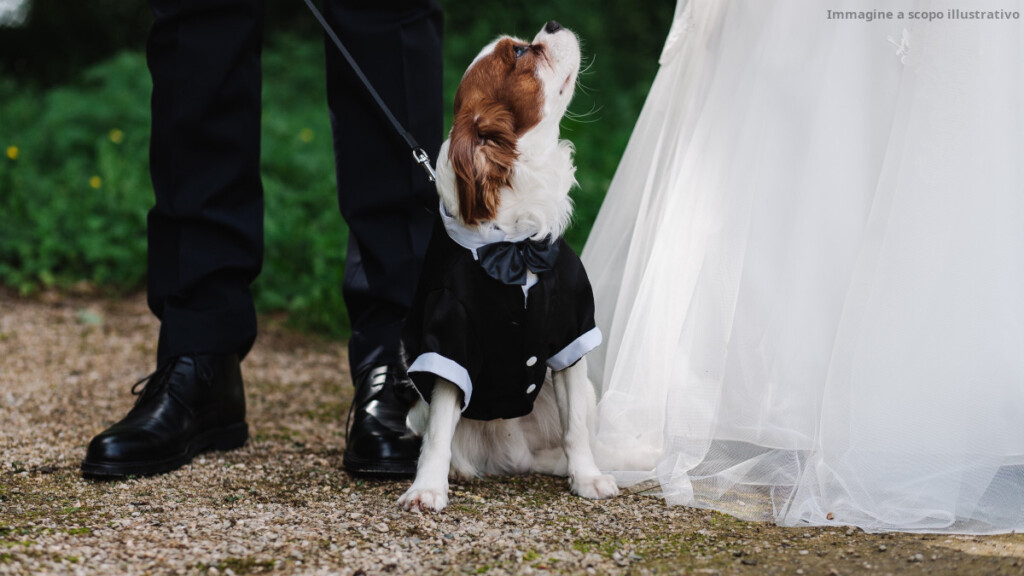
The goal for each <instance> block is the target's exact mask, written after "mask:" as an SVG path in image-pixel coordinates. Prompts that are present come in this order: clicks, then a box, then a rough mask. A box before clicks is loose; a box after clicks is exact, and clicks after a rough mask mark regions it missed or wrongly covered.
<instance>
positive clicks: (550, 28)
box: [544, 20, 562, 34]
mask: <svg viewBox="0 0 1024 576" xmlns="http://www.w3.org/2000/svg"><path fill="white" fill-rule="evenodd" d="M561 29H562V25H561V24H559V23H558V22H555V21H554V20H549V21H548V23H547V24H545V25H544V31H545V32H547V33H548V34H554V33H555V32H558V31H559V30H561Z"/></svg>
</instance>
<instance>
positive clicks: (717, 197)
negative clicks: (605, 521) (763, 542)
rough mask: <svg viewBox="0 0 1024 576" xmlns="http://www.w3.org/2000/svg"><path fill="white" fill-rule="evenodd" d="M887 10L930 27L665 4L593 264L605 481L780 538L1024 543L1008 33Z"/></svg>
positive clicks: (1015, 73) (1022, 262) (1018, 247)
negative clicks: (817, 529)
mask: <svg viewBox="0 0 1024 576" xmlns="http://www.w3.org/2000/svg"><path fill="white" fill-rule="evenodd" d="M884 4H885V6H884V9H885V10H886V11H891V12H893V13H894V14H895V13H897V12H899V11H901V10H903V11H907V13H909V11H922V10H927V11H935V12H943V13H944V18H943V19H941V20H939V19H936V20H932V21H931V22H928V21H921V20H919V19H914V20H911V19H909V16H908V15H907V14H905V15H904V19H902V20H899V19H895V18H894V19H893V20H880V19H876V20H874V21H871V22H867V21H865V20H864V19H859V20H850V19H839V18H829V17H828V14H827V12H826V11H827V10H834V11H865V10H870V9H877V8H878V4H877V3H874V4H872V3H869V2H866V1H855V2H851V1H840V0H835V1H831V2H826V3H822V2H820V0H784V1H783V0H780V1H772V2H762V1H752V0H751V1H725V0H723V1H717V2H716V1H712V0H689V1H687V0H680V4H679V6H678V8H677V13H676V17H675V20H674V22H673V26H672V31H671V32H670V34H669V39H668V41H667V43H666V46H665V51H664V53H663V55H662V65H661V69H660V71H659V73H658V76H657V78H656V80H655V82H654V85H653V86H652V88H651V92H650V95H649V96H648V99H647V102H646V104H645V107H644V109H643V112H642V114H641V116H640V119H639V121H638V123H637V125H636V128H635V130H634V133H633V136H632V138H631V140H630V142H629V145H628V147H627V150H626V152H625V155H624V157H623V159H622V162H621V164H620V166H619V168H618V171H617V172H616V175H615V178H614V180H613V182H612V184H611V188H610V190H609V192H608V195H607V198H606V200H605V203H604V205H603V207H602V209H601V213H600V215H599V217H598V219H597V222H596V224H595V226H594V228H593V231H592V232H591V235H590V240H589V241H588V243H587V246H586V249H585V250H584V252H583V260H584V263H585V264H586V266H587V269H588V272H589V274H590V277H591V280H592V282H593V285H594V288H595V292H596V299H597V311H598V324H599V326H600V327H601V329H602V331H603V332H604V333H605V335H606V343H605V344H604V345H603V346H602V348H600V349H599V350H597V351H595V352H594V353H593V354H592V355H591V357H590V362H589V365H590V370H591V377H592V379H593V380H594V382H595V384H596V385H597V386H598V387H599V394H600V398H601V400H600V403H599V418H598V423H597V438H598V444H599V459H600V460H601V461H602V466H603V467H604V468H605V469H608V470H611V471H613V472H614V473H615V474H616V475H617V477H618V478H619V480H620V482H621V483H623V484H629V483H632V482H636V481H640V480H644V479H648V478H651V477H656V478H657V479H658V480H659V481H660V485H661V490H662V492H663V494H664V496H665V498H666V499H667V501H668V502H669V503H671V504H685V505H689V506H698V507H708V508H714V509H717V510H722V511H725V512H728V513H731V514H734V515H736V516H739V517H741V518H746V519H759V520H764V519H770V520H774V521H776V522H778V523H780V524H783V525H806V524H813V525H830V524H834V525H855V526H860V527H862V528H864V529H866V530H872V531H875V530H905V531H922V532H942V531H954V532H963V533H992V532H1008V531H1011V530H1015V529H1016V530H1021V529H1024V89H1022V76H1024V32H1022V20H1020V19H1016V20H1013V19H1010V20H1006V19H1002V20H977V19H976V20H964V19H952V18H950V17H948V16H949V15H950V14H949V13H947V12H946V10H947V9H950V8H953V9H957V8H959V9H962V8H963V5H962V3H960V4H957V3H955V2H921V1H911V0H905V1H899V0H897V1H892V2H885V3H884ZM970 8H971V9H972V10H989V9H991V10H1002V11H1004V12H1005V11H1024V6H1022V2H1021V0H999V1H987V0H982V1H976V2H971V7H970ZM1018 18H1019V17H1018Z"/></svg>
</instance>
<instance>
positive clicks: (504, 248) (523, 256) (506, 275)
mask: <svg viewBox="0 0 1024 576" xmlns="http://www.w3.org/2000/svg"><path fill="white" fill-rule="evenodd" d="M476 255H477V257H478V258H479V259H480V265H481V266H483V268H484V271H485V272H487V275H488V276H490V277H491V278H494V279H495V280H498V281H500V282H504V283H505V284H518V285H519V286H525V285H526V271H527V269H529V270H530V271H531V272H533V273H534V274H540V273H541V272H547V271H548V270H551V269H552V268H554V267H555V261H556V260H558V242H549V241H548V240H546V239H545V240H539V241H538V240H523V241H521V242H495V243H493V244H488V245H486V246H481V247H480V248H477V249H476Z"/></svg>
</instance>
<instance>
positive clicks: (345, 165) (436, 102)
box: [324, 0, 443, 374]
mask: <svg viewBox="0 0 1024 576" xmlns="http://www.w3.org/2000/svg"><path fill="white" fill-rule="evenodd" d="M324 11H325V16H326V18H327V20H328V22H330V24H331V26H332V27H334V29H335V30H336V32H337V33H338V36H339V37H340V38H341V41H342V42H343V43H345V46H346V48H348V49H349V51H350V52H351V53H352V55H353V57H354V58H355V59H356V61H357V62H358V63H359V65H360V67H361V68H362V70H363V72H364V73H365V74H366V76H367V77H368V78H369V80H370V82H371V83H372V84H373V86H374V88H376V90H377V91H378V92H379V93H380V95H381V97H382V98H383V99H384V101H385V102H386V103H387V105H388V107H389V108H390V109H391V111H392V112H393V113H394V114H395V116H396V117H397V118H398V120H399V122H401V123H402V124H403V125H404V126H405V127H406V129H407V130H409V132H411V133H412V134H413V135H414V136H415V137H416V139H417V140H418V141H419V143H420V145H421V146H422V147H423V148H424V150H426V151H427V152H428V153H429V154H430V156H431V158H433V159H436V158H437V151H438V148H440V145H441V135H442V126H441V123H442V104H441V98H442V86H441V32H442V26H443V18H442V13H441V8H440V6H439V5H438V4H437V2H436V0H401V1H398V2H388V1H384V0H368V1H367V0H363V1H355V2H354V1H351V0H350V1H336V0H329V1H327V2H326V3H325V6H324ZM327 42H328V45H327V46H326V54H327V94H328V104H329V107H330V111H331V125H332V128H333V132H334V153H335V165H336V169H337V180H338V202H339V206H340V208H341V212H342V215H343V216H344V217H345V220H346V222H347V223H348V226H349V240H348V258H347V263H346V268H345V279H344V287H343V293H344V297H345V303H346V306H347V307H348V311H349V317H350V318H351V321H352V339H351V340H350V342H349V362H350V364H351V366H352V371H353V374H358V373H360V372H361V371H362V370H365V369H366V368H368V367H370V366H373V365H379V364H391V363H395V362H396V361H397V360H398V359H399V347H398V340H399V333H400V331H401V327H402V323H403V321H404V319H405V316H406V314H407V312H408V310H409V306H410V304H411V302H412V297H413V294H414V292H415V290H416V282H417V279H418V277H419V272H420V267H421V265H422V262H423V257H424V254H425V253H426V248H427V244H428V242H429V240H430V233H431V231H432V224H433V218H434V215H435V213H436V210H437V194H436V192H435V189H434V186H433V184H432V183H430V182H429V181H428V180H427V178H426V176H425V174H424V172H423V170H422V169H421V168H420V167H419V166H417V165H416V164H415V163H414V162H413V161H412V159H411V155H410V151H409V149H408V147H407V146H406V145H405V143H404V141H403V140H401V139H400V138H399V137H398V136H397V134H395V132H394V129H393V128H392V127H391V125H390V124H389V123H388V122H387V120H386V119H385V117H384V116H383V114H381V113H380V112H379V111H378V109H377V107H376V105H375V104H374V103H373V101H372V100H371V99H370V97H369V96H368V95H367V94H366V92H365V89H364V88H363V87H362V85H361V84H360V83H359V81H358V79H357V78H356V76H355V75H354V74H353V73H352V72H351V70H350V68H349V66H348V64H347V63H346V62H345V61H344V59H343V58H342V56H341V55H340V54H339V53H338V51H337V49H336V48H335V47H334V46H333V45H332V44H329V41H327Z"/></svg>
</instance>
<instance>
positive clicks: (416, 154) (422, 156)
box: [305, 0, 437, 182]
mask: <svg viewBox="0 0 1024 576" xmlns="http://www.w3.org/2000/svg"><path fill="white" fill-rule="evenodd" d="M305 1H306V6H309V10H310V11H311V12H312V13H313V16H315V17H316V19H317V21H318V22H320V26H322V27H323V29H324V32H326V33H327V35H328V36H329V37H330V38H331V40H333V41H334V45H335V46H337V47H338V50H339V51H341V55H342V56H344V57H345V61H347V62H348V65H349V66H351V67H352V71H353V72H355V73H356V76H358V77H359V80H360V81H361V82H362V83H363V86H364V87H365V88H366V91H367V92H369V93H370V96H372V97H373V100H374V102H376V103H377V106H379V107H380V109H381V110H382V111H383V112H384V115H385V116H387V118H388V120H389V121H390V122H391V125H392V126H394V128H395V131H396V132H398V135H399V136H401V137H402V139H403V140H405V143H406V144H407V145H408V146H409V149H410V150H412V158H413V160H415V161H416V163H417V164H419V165H420V166H422V167H423V169H424V170H425V171H426V172H427V178H429V179H430V181H431V182H436V181H437V174H435V173H434V169H433V168H432V167H431V166H430V156H429V155H428V154H427V153H426V151H424V150H423V148H420V145H419V144H418V143H417V142H416V139H415V138H413V136H412V134H410V133H409V132H408V130H406V129H405V128H404V127H403V126H402V124H401V123H399V121H398V119H397V118H395V115H394V114H392V113H391V109H390V108H388V105H387V104H385V103H384V100H382V99H381V97H380V94H377V91H376V90H374V89H373V86H372V85H371V84H370V81H369V80H367V79H366V75H365V74H363V71H362V69H360V68H359V65H358V64H356V61H355V59H354V58H352V55H351V54H349V53H348V50H346V49H345V46H344V45H343V44H342V43H341V40H338V35H337V34H335V33H334V30H332V29H331V26H330V25H329V24H328V23H327V20H325V19H324V15H323V14H321V13H320V10H317V7H316V5H315V4H313V0H305Z"/></svg>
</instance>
